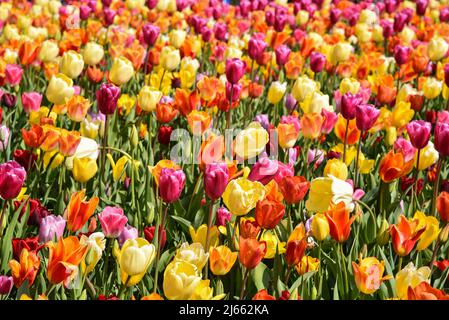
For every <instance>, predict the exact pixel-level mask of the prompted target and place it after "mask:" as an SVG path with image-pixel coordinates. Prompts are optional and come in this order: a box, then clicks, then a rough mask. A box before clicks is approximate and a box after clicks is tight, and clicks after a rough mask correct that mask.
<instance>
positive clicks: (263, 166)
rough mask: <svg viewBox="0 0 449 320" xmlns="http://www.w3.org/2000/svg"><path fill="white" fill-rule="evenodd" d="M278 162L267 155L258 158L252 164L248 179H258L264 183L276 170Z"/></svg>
mask: <svg viewBox="0 0 449 320" xmlns="http://www.w3.org/2000/svg"><path fill="white" fill-rule="evenodd" d="M278 167H279V166H278V163H277V161H275V160H271V159H270V158H268V157H262V158H260V159H259V160H258V161H257V163H255V164H254V165H253V167H252V168H251V171H250V173H249V175H248V180H251V181H259V182H260V183H262V184H264V185H266V184H267V183H269V182H270V181H271V180H273V178H274V176H275V175H276V173H277V172H278Z"/></svg>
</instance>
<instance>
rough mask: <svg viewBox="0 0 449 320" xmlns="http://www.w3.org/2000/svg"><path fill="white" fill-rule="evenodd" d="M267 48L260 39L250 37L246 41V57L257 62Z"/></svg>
mask: <svg viewBox="0 0 449 320" xmlns="http://www.w3.org/2000/svg"><path fill="white" fill-rule="evenodd" d="M266 48H267V43H266V42H265V41H263V40H262V39H258V38H255V37H252V38H251V39H249V41H248V55H249V57H250V58H251V59H253V60H259V58H260V57H261V56H262V54H263V52H264V51H265V49H266Z"/></svg>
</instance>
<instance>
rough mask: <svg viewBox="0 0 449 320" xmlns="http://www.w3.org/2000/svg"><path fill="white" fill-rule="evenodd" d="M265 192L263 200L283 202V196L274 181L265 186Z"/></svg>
mask: <svg viewBox="0 0 449 320" xmlns="http://www.w3.org/2000/svg"><path fill="white" fill-rule="evenodd" d="M265 190H266V191H267V193H266V194H265V199H268V200H272V201H277V202H281V201H282V200H284V196H283V195H282V192H281V191H280V189H279V185H278V184H277V182H276V180H271V181H270V182H268V183H267V184H266V185H265Z"/></svg>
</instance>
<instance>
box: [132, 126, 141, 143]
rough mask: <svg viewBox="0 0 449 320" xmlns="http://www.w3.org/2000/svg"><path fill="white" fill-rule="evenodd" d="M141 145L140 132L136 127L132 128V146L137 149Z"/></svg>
mask: <svg viewBox="0 0 449 320" xmlns="http://www.w3.org/2000/svg"><path fill="white" fill-rule="evenodd" d="M138 144H139V132H138V131H137V128H136V126H135V125H133V126H132V127H131V145H132V146H133V147H137V145H138Z"/></svg>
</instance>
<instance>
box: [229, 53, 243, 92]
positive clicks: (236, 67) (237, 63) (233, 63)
mask: <svg viewBox="0 0 449 320" xmlns="http://www.w3.org/2000/svg"><path fill="white" fill-rule="evenodd" d="M245 71H246V62H244V61H242V60H240V59H239V58H232V59H228V60H226V79H228V81H229V82H230V83H231V84H233V85H234V84H237V83H238V82H239V81H240V79H241V78H242V77H243V76H244V75H245Z"/></svg>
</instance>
